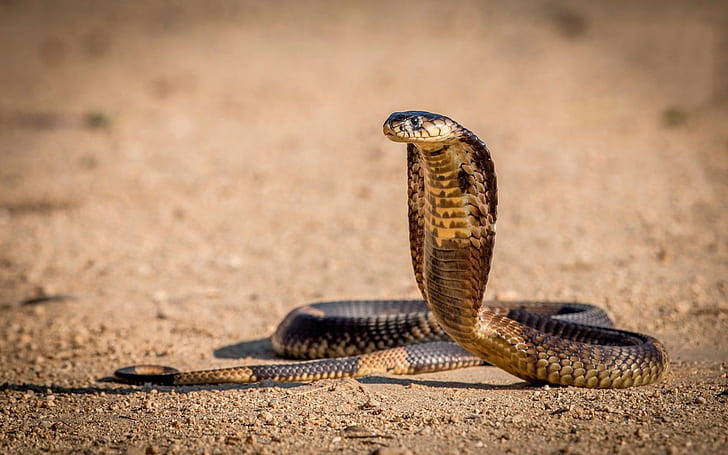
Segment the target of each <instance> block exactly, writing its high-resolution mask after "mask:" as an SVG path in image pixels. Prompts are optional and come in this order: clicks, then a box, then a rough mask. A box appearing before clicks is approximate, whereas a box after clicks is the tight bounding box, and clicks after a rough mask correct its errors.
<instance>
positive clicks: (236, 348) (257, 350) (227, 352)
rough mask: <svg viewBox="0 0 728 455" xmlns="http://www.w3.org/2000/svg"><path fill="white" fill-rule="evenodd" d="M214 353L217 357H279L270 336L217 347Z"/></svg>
mask: <svg viewBox="0 0 728 455" xmlns="http://www.w3.org/2000/svg"><path fill="white" fill-rule="evenodd" d="M213 355H214V356H215V358H217V359H246V358H253V359H261V360H272V359H278V358H279V357H278V356H276V354H275V351H273V343H271V341H270V338H259V339H257V340H251V341H243V342H240V343H235V344H230V345H228V346H223V347H221V348H218V349H215V350H214V351H213Z"/></svg>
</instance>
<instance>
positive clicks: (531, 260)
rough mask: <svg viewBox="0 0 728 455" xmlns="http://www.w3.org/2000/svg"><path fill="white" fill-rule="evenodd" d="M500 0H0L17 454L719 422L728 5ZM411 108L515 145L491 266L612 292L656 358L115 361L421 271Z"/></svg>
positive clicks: (200, 351)
mask: <svg viewBox="0 0 728 455" xmlns="http://www.w3.org/2000/svg"><path fill="white" fill-rule="evenodd" d="M503 3H505V2H493V3H468V2H457V3H450V4H445V3H442V2H432V3H431V2H427V1H419V2H412V3H410V2H406V1H397V2H366V3H364V2H362V3H355V2H332V3H322V2H312V3H307V5H306V6H303V4H300V5H299V4H297V3H293V4H290V5H285V4H278V6H277V7H275V8H274V7H264V6H262V4H259V3H257V2H251V3H249V4H247V3H239V2H232V1H230V2H224V1H219V0H218V1H212V2H200V3H189V4H188V3H180V2H156V3H152V4H142V2H107V3H105V4H104V3H102V4H101V6H99V4H98V3H97V2H82V1H73V2H70V1H69V2H48V3H47V4H46V3H39V2H26V1H19V0H16V1H13V0H5V1H0V160H1V161H0V306H1V308H0V430H1V431H0V452H2V453H28V452H30V453H34V452H36V453H37V452H45V451H52V452H88V453H96V452H104V453H106V452H109V453H119V452H122V453H124V452H126V453H147V454H153V453H167V452H170V453H188V452H190V453H202V452H208V453H218V452H245V453H287V452H296V453H341V452H343V453H369V452H372V451H375V450H377V449H382V451H383V452H384V453H386V451H387V450H392V453H396V451H395V449H397V448H400V449H402V450H401V451H402V453H406V451H407V450H409V451H412V452H414V453H420V454H428V453H506V452H510V453H529V452H531V453H533V452H536V453H584V454H587V453H616V452H624V453H630V454H633V453H667V454H676V453H690V454H692V453H719V452H725V451H726V450H727V448H728V439H727V438H728V436H727V435H728V417H727V416H728V411H727V404H728V336H726V333H728V300H727V296H728V230H727V229H726V225H728V205H727V201H728V198H727V196H728V134H727V130H726V125H728V109H727V105H728V82H726V81H728V59H727V57H726V55H727V54H728V32H726V30H728V16H727V13H726V8H721V7H720V2H707V1H706V2H684V3H679V2H675V3H670V2H638V3H639V6H635V5H633V2H600V3H593V4H592V3H585V2H577V1H574V2H571V3H559V2H552V1H547V2H516V3H508V5H507V6H504V4H503ZM602 3H604V4H602ZM635 3H637V2H635ZM404 109H424V110H432V111H435V112H441V113H444V114H448V115H450V116H452V117H453V118H455V119H456V120H458V121H460V122H461V123H463V124H464V125H466V126H467V127H469V128H470V129H472V130H473V131H475V132H476V133H477V134H478V135H479V136H480V137H481V138H482V139H484V140H485V141H486V142H487V143H488V144H489V146H490V147H491V149H492V151H493V155H494V160H495V163H496V168H497V172H498V178H499V183H500V206H499V214H500V219H499V223H498V236H497V247H496V254H495V258H494V267H493V271H492V274H491V280H490V285H489V288H488V290H487V296H488V297H490V298H493V297H498V298H502V299H519V298H524V299H526V298H539V299H552V300H577V301H586V302H592V303H595V304H598V305H600V306H602V307H604V308H606V309H607V310H608V312H609V313H610V314H611V315H612V316H613V318H614V319H615V320H616V323H617V325H618V326H619V327H623V328H626V329H629V330H636V331H641V332H645V333H649V334H652V335H654V336H656V337H658V338H659V339H661V340H663V341H664V342H665V343H666V345H667V347H668V349H669V351H670V354H671V357H672V369H671V372H670V373H669V375H668V376H667V378H666V379H665V380H664V381H663V382H661V383H659V384H657V385H654V386H648V387H644V388H637V389H632V390H626V391H586V390H578V389H573V388H537V387H532V386H529V385H527V384H525V383H523V382H521V381H519V380H518V379H516V378H514V377H512V376H510V375H508V374H506V373H503V372H501V371H500V370H498V369H496V368H493V367H482V368H473V369H468V370H460V371H451V372H445V373H438V374H428V375H422V376H413V377H373V378H367V379H363V380H358V381H355V380H327V381H320V382H316V383H311V384H291V385H278V384H272V383H265V384H262V385H252V386H220V387H185V388H179V389H172V388H168V387H135V386H126V385H120V384H114V383H108V382H103V381H100V379H102V378H104V377H106V376H108V375H109V374H110V373H111V372H113V370H114V369H116V368H118V367H120V366H124V365H128V364H133V363H141V362H147V363H162V364H168V365H174V366H176V367H178V368H184V369H188V368H209V367H223V366H233V365H239V364H245V363H247V364H252V363H260V362H269V361H273V360H272V354H271V347H270V343H269V341H268V339H267V337H268V336H269V335H270V334H271V333H272V331H273V329H274V327H275V325H276V324H277V322H278V321H279V320H280V319H281V318H282V317H283V316H284V315H285V314H286V312H288V311H289V310H290V309H291V308H293V307H295V306H298V305H301V304H304V303H307V302H311V301H316V300H322V299H325V300H328V299H338V298H386V297H405V298H416V297H418V295H417V289H416V286H415V284H414V279H413V273H412V271H411V265H410V262H409V261H410V259H409V252H408V244H407V222H406V205H405V197H406V193H405V178H406V177H405V154H404V147H402V146H401V145H398V144H393V143H391V142H389V141H387V140H386V139H385V138H384V137H383V136H382V134H381V124H382V122H383V121H384V119H385V118H386V117H387V116H388V115H389V113H390V112H392V111H395V110H404ZM61 294H63V295H71V296H75V297H76V298H75V299H72V300H62V301H58V300H57V301H47V302H36V303H32V302H28V301H27V299H32V298H35V297H41V296H47V295H61Z"/></svg>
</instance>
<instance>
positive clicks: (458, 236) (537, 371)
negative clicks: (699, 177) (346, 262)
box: [115, 111, 669, 388]
mask: <svg viewBox="0 0 728 455" xmlns="http://www.w3.org/2000/svg"><path fill="white" fill-rule="evenodd" d="M384 134H385V136H387V137H388V138H389V139H391V140H393V141H395V142H405V143H407V162H408V166H407V169H408V216H409V233H410V235H409V236H410V251H411V256H412V263H413V266H414V272H415V278H416V280H417V284H418V287H419V289H420V291H421V293H422V295H423V296H424V302H422V301H419V302H418V301H415V302H412V301H409V302H408V301H385V302H338V303H328V304H318V305H310V306H307V307H303V308H301V309H299V310H296V311H294V312H292V313H291V314H289V316H288V317H286V319H285V320H284V321H283V322H282V323H281V326H280V327H279V328H278V330H277V331H276V334H275V335H274V336H273V338H272V341H273V345H274V348H275V349H276V351H277V352H278V353H280V354H282V355H287V356H289V357H296V358H313V357H322V356H323V357H330V356H341V355H343V356H344V357H338V358H331V359H324V360H314V361H307V362H296V363H290V364H275V365H254V366H245V367H233V368H223V369H215V370H203V371H191V372H178V371H177V370H175V369H173V368H169V367H162V366H154V365H138V366H132V367H127V368H122V369H121V370H117V372H116V373H115V376H116V377H117V378H119V379H121V380H126V381H131V382H154V383H160V384H174V385H184V384H206V383H207V384H209V383H224V382H234V383H247V382H257V381H261V380H266V379H270V380H275V381H308V380H315V379H323V378H340V377H360V376H366V375H371V374H377V373H390V374H413V373H421V372H428V371H439V370H446V369H453V368H461V367H466V366H472V365H479V364H482V363H484V361H487V362H489V363H491V364H493V365H495V366H497V367H500V368H502V369H504V370H506V371H508V372H509V373H511V374H513V375H515V376H517V377H519V378H522V379H524V380H526V381H528V382H532V383H551V384H559V385H573V386H580V387H589V388H622V387H630V386H638V385H644V384H649V383H651V382H654V381H657V380H658V379H659V378H660V377H661V376H662V375H663V374H664V373H665V371H667V369H668V365H669V360H668V356H667V352H666V351H665V348H664V347H663V345H662V344H661V343H660V342H659V341H658V340H656V339H654V338H652V337H650V336H647V335H642V334H638V333H633V332H627V331H623V330H617V329H613V328H611V327H610V326H611V321H610V320H609V319H608V318H607V317H606V315H604V314H603V312H600V310H598V309H596V308H595V307H592V306H589V305H583V304H559V303H547V302H515V303H504V302H491V301H485V302H484V301H483V295H484V292H485V287H486V284H487V281H488V273H489V271H490V262H491V257H492V254H493V246H494V241H495V223H496V206H497V184H496V176H495V170H494V165H493V161H492V159H491V155H490V152H489V150H488V148H487V147H486V145H485V144H484V143H483V142H482V141H481V140H480V139H478V137H477V136H476V135H475V134H473V133H472V132H471V131H469V130H467V129H466V128H464V127H463V126H462V125H460V124H459V123H457V122H455V121H454V120H452V119H450V118H448V117H445V116H443V115H440V114H432V113H428V112H419V111H409V112H397V113H393V114H392V115H390V117H389V118H388V119H387V121H386V122H385V123H384ZM352 321H354V322H352ZM355 322H356V323H355ZM317 324H318V325H317ZM355 326H364V327H365V328H366V330H365V329H361V328H356V327H355ZM446 340H447V341H446ZM452 341H454V342H455V343H453V342H452ZM399 342H403V343H404V344H406V345H405V346H400V347H394V346H395V344H397V343H399ZM412 343H420V344H412Z"/></svg>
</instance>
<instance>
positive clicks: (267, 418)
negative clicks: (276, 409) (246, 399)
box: [258, 411, 273, 423]
mask: <svg viewBox="0 0 728 455" xmlns="http://www.w3.org/2000/svg"><path fill="white" fill-rule="evenodd" d="M258 419H260V420H262V421H263V422H265V423H271V422H272V421H273V414H271V413H270V412H268V411H263V412H261V413H260V414H258Z"/></svg>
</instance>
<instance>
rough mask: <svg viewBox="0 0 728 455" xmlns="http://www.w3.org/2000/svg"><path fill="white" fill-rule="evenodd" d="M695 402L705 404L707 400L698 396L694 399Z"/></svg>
mask: <svg viewBox="0 0 728 455" xmlns="http://www.w3.org/2000/svg"><path fill="white" fill-rule="evenodd" d="M695 402H696V403H697V404H705V403H706V402H707V400H706V399H705V398H703V397H698V398H696V399H695Z"/></svg>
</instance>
